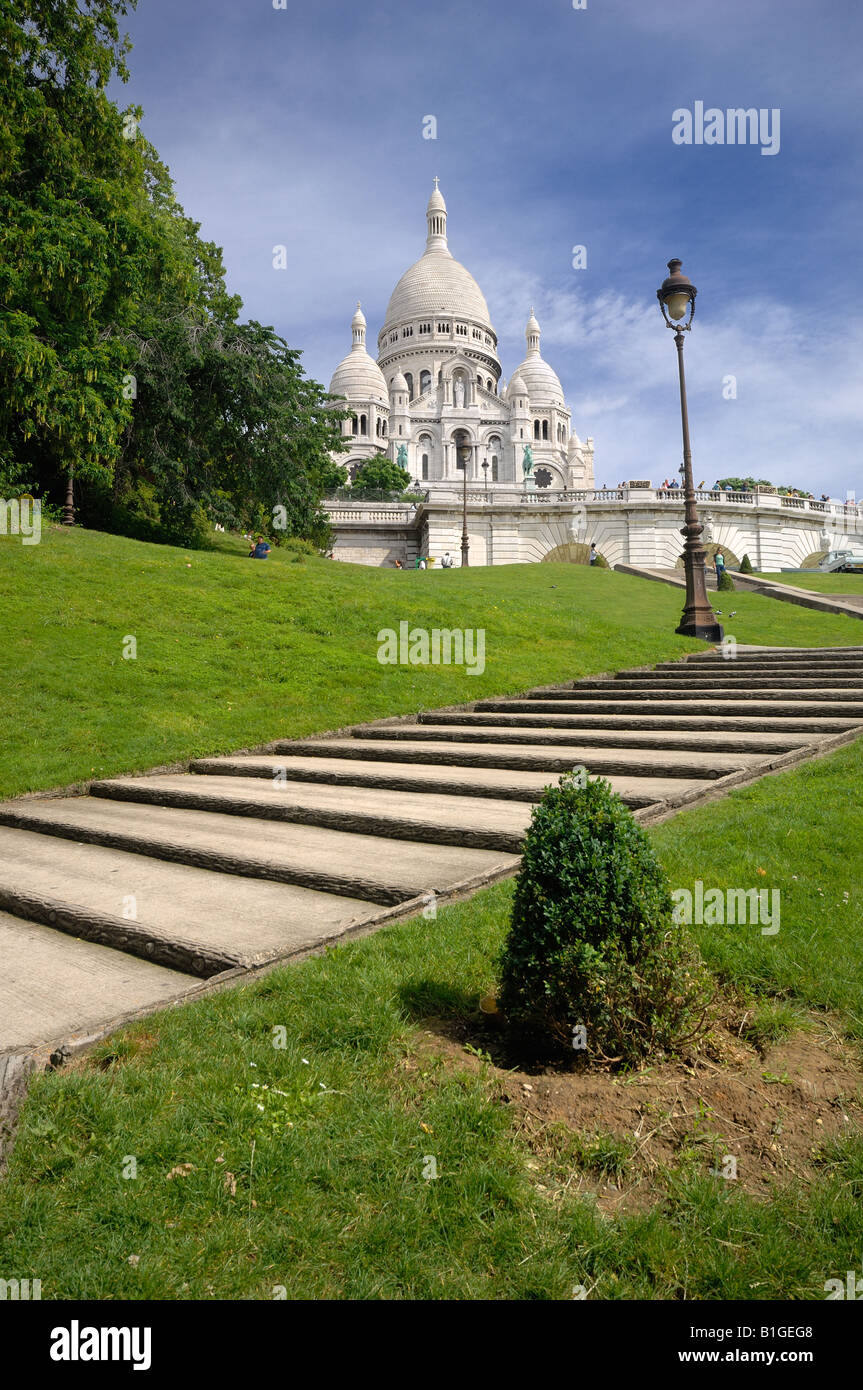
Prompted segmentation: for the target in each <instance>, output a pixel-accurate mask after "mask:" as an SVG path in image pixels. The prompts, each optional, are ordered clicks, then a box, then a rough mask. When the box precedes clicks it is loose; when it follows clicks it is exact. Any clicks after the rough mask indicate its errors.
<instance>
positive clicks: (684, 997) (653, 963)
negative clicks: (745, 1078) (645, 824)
mask: <svg viewBox="0 0 863 1390" xmlns="http://www.w3.org/2000/svg"><path fill="white" fill-rule="evenodd" d="M582 776H583V774H582ZM523 853H524V857H523V860H522V865H521V870H520V872H519V875H518V880H517V882H516V888H515V896H514V900H513V909H512V918H511V923H510V929H509V934H508V937H507V940H506V942H505V944H504V948H503V952H502V954H501V958H500V965H501V981H500V987H499V991H498V1002H499V1006H500V1008H501V1010H502V1012H503V1013H504V1015H505V1016H506V1019H507V1022H508V1024H509V1025H510V1027H511V1028H512V1030H513V1032H514V1033H515V1035H516V1036H517V1037H518V1038H519V1040H520V1041H521V1042H523V1043H526V1044H527V1045H528V1046H530V1047H532V1048H537V1049H539V1050H540V1051H546V1052H547V1051H552V1052H557V1053H563V1052H565V1053H567V1054H568V1055H569V1056H570V1057H578V1056H579V1055H581V1056H586V1057H587V1058H588V1059H590V1060H601V1061H606V1062H607V1061H615V1062H626V1063H634V1062H638V1061H639V1060H641V1059H642V1058H643V1057H645V1056H646V1055H647V1054H648V1053H651V1054H653V1055H654V1056H656V1055H660V1054H662V1053H668V1052H672V1051H675V1050H677V1049H678V1047H679V1046H681V1045H682V1044H683V1043H684V1042H685V1041H687V1040H688V1039H689V1038H690V1037H692V1036H693V1035H694V1034H695V1033H696V1032H697V1031H698V1028H699V1027H700V1022H701V1016H702V1015H703V1012H704V1005H705V1000H706V989H705V978H704V975H703V972H702V969H701V966H700V965H699V964H698V962H697V959H696V956H695V953H694V948H693V947H692V946H691V945H690V943H689V941H688V940H687V938H686V937H685V936H684V934H683V932H682V930H681V928H680V927H678V926H676V925H675V924H674V922H673V919H672V900H671V894H670V891H669V886H668V882H667V879H666V877H665V873H664V871H663V869H662V867H661V865H660V864H659V861H658V860H657V859H656V856H655V855H654V852H653V849H652V847H651V845H650V842H649V840H648V838H647V836H646V834H645V833H644V831H643V830H642V829H641V827H640V826H639V825H638V824H637V822H636V821H635V820H634V819H633V817H632V815H631V814H630V812H629V811H628V810H627V808H626V807H625V806H624V804H623V802H622V801H621V800H620V798H619V797H617V796H615V794H614V793H613V792H612V790H611V787H610V786H609V784H608V783H607V782H605V781H602V780H597V781H593V782H588V784H587V785H586V786H582V785H581V784H580V781H579V778H578V777H577V776H575V775H574V774H572V773H568V774H566V776H564V777H561V779H560V784H559V786H557V787H549V788H547V789H546V791H545V793H544V795H543V798H542V801H541V802H540V803H539V805H537V806H536V807H535V808H534V811H533V815H532V817H531V824H530V829H529V830H528V833H527V837H526V840H525V844H524V852H523ZM579 1025H582V1026H583V1027H584V1028H585V1030H586V1051H585V1052H581V1053H579V1051H578V1050H574V1049H576V1048H577V1043H576V1041H575V1034H574V1030H575V1029H576V1028H577V1027H578V1026H579Z"/></svg>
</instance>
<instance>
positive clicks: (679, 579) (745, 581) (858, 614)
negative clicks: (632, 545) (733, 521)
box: [614, 565, 863, 618]
mask: <svg viewBox="0 0 863 1390" xmlns="http://www.w3.org/2000/svg"><path fill="white" fill-rule="evenodd" d="M614 568H615V569H616V570H620V572H621V573H622V574H634V575H636V576H637V577H638V578H639V579H656V580H659V582H660V583H661V584H673V585H674V587H675V588H679V589H685V588H686V577H685V575H684V573H683V571H682V570H679V569H673V570H668V569H644V568H643V567H641V566H639V565H615V566H614ZM729 574H730V575H731V578H732V580H733V582H734V587H735V589H749V590H751V591H752V592H753V593H756V594H764V595H765V597H767V598H775V599H779V601H780V603H794V604H796V605H797V607H798V608H814V609H815V610H816V611H817V612H819V613H836V614H838V615H839V616H840V617H842V616H844V617H848V618H863V595H861V594H822V593H819V592H818V591H817V590H815V589H798V588H797V586H796V585H795V584H774V583H771V581H770V580H769V579H765V578H764V577H763V575H760V574H759V575H755V574H741V573H740V571H739V570H729ZM706 575H707V587H708V589H714V590H715V589H718V587H719V586H718V584H717V581H716V574H715V572H714V568H713V566H712V565H708V566H707V567H706ZM732 601H733V600H732V598H731V591H730V590H729V591H728V603H729V605H730V604H731V603H732Z"/></svg>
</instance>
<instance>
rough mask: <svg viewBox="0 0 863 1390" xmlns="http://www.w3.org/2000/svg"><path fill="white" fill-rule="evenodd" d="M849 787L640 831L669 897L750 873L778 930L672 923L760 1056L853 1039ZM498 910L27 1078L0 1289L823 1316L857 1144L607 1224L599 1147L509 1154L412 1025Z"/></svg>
mask: <svg viewBox="0 0 863 1390" xmlns="http://www.w3.org/2000/svg"><path fill="white" fill-rule="evenodd" d="M275 568H276V567H275V566H274V571H275ZM348 577H351V578H352V577H353V575H352V574H351V575H350V576H348ZM555 577H556V576H555V575H554V574H552V575H551V577H550V581H544V582H551V583H553V582H555ZM561 577H562V574H561ZM386 578H388V577H386ZM448 578H449V577H448ZM480 578H483V576H480ZM484 578H485V579H486V582H488V581H489V578H490V577H488V576H486V577H484ZM578 578H579V580H582V579H583V580H584V581H585V583H586V584H590V583H591V581H592V579H593V578H594V576H588V575H584V576H582V575H580V574H579V576H578ZM470 579H471V581H473V579H474V577H473V576H471V577H470ZM251 582H255V583H260V582H261V581H260V580H258V579H257V578H255V579H254V580H252V581H251ZM267 582H275V580H270V578H269V576H267ZM322 582H330V581H329V578H328V577H327V580H326V581H322ZM332 582H347V577H346V578H345V579H344V580H343V578H342V576H339V578H338V579H337V580H335V581H332ZM537 582H538V581H537ZM601 582H602V583H603V584H604V585H611V584H613V583H614V582H615V581H614V578H613V577H609V576H603V577H601ZM610 592H611V590H610V588H606V589H605V593H606V594H608V593H610ZM651 593H653V590H651ZM657 593H659V591H658V590H657ZM672 597H674V598H675V599H676V596H674V595H672ZM418 601H419V600H415V602H418ZM425 601H428V600H425ZM450 601H451V600H450ZM559 621H560V619H559ZM861 778H863V743H861V742H858V743H856V744H854V745H851V746H850V747H848V748H845V749H842V750H840V751H839V752H838V753H836V754H834V755H832V756H831V757H830V758H829V759H825V760H822V761H818V762H813V763H811V764H809V765H807V766H805V767H802V768H799V769H796V770H794V771H791V772H787V773H784V774H782V775H781V776H778V777H773V778H767V779H765V780H763V781H761V782H759V783H757V784H755V785H753V786H751V787H748V788H746V789H743V790H740V791H736V792H732V793H731V795H730V796H728V797H727V798H726V799H724V800H722V801H719V802H717V803H715V804H713V805H710V806H707V807H703V808H700V809H697V810H692V811H690V812H687V813H684V814H681V815H679V816H677V817H676V818H675V819H674V820H672V821H670V822H667V823H665V824H664V825H662V826H659V827H657V828H656V829H655V830H654V831H653V832H652V838H653V841H654V843H655V845H656V847H657V850H658V852H659V854H660V857H661V859H662V860H663V862H664V864H665V865H666V867H667V869H668V872H669V876H670V879H671V882H672V885H673V886H686V885H690V886H691V884H692V883H693V881H694V880H695V879H696V878H700V879H702V880H703V881H704V882H705V883H706V884H708V885H711V886H713V885H717V886H721V885H724V884H728V885H751V884H758V883H759V878H758V877H757V871H758V869H759V868H760V869H764V870H765V876H764V877H763V880H761V881H763V884H764V885H765V886H768V887H777V886H778V887H780V889H781V891H782V916H781V929H780V932H779V933H778V935H776V936H762V935H761V934H760V932H759V931H758V929H757V928H755V929H753V928H752V927H723V928H708V927H702V928H697V927H696V928H693V931H694V932H695V934H696V936H697V939H698V941H699V943H700V946H701V948H702V950H703V952H704V955H705V957H706V959H707V961H708V962H709V964H710V965H711V967H712V968H713V969H714V970H715V971H716V972H717V973H718V974H719V976H720V977H721V979H722V981H723V982H724V984H725V986H726V987H727V988H729V989H733V990H735V991H738V992H739V993H740V994H742V995H743V996H745V997H747V998H750V1002H751V1003H752V1004H753V1007H754V1009H755V1011H756V1015H757V1027H758V1029H760V1030H761V1032H762V1033H763V1035H764V1036H765V1038H769V1037H770V1036H775V1035H776V1034H777V1033H781V1032H782V1031H784V1030H787V1029H789V1028H793V1027H794V1026H795V1023H797V1022H804V1023H808V1024H809V1025H810V1026H812V1020H813V1019H815V1020H817V1019H824V1018H829V1019H830V1021H831V1026H832V1027H833V1028H834V1029H836V1030H838V1031H839V1032H844V1033H845V1034H846V1044H845V1047H846V1052H847V1055H848V1056H851V1055H852V1054H853V1053H854V1051H855V1049H856V1048H857V1047H858V1046H859V1045H860V1042H861V1037H863V906H861V891H860V885H861V883H863V833H861V832H863V816H861V811H860V807H859V786H860V782H861ZM511 892H512V884H511V883H503V884H498V885H496V886H495V887H493V888H491V889H489V890H487V891H485V892H482V893H479V894H477V895H476V896H475V897H474V898H473V899H472V900H470V901H469V902H465V903H462V904H457V905H454V906H451V907H448V908H446V909H444V910H443V911H441V912H440V913H439V915H438V918H437V921H435V922H429V921H425V920H424V919H423V918H421V917H419V918H416V919H414V920H412V921H409V922H404V923H400V924H397V925H393V926H390V927H389V928H386V929H384V930H382V931H380V932H378V933H377V934H376V935H374V936H370V937H368V938H366V939H364V940H360V941H355V942H353V943H349V944H346V945H344V946H341V947H338V948H336V949H335V950H330V951H328V952H327V953H326V955H324V956H321V957H317V958H315V959H311V960H308V961H306V962H304V963H302V964H299V965H296V966H291V967H283V968H280V969H278V970H276V971H274V972H272V973H271V974H269V975H267V976H265V977H263V978H262V979H260V980H258V981H256V982H254V983H249V984H247V985H244V986H241V987H238V988H234V989H232V990H231V991H226V992H224V993H222V994H219V995H214V996H212V997H210V998H208V999H206V1000H203V1001H200V1002H198V1003H196V1004H190V1005H186V1006H184V1007H182V1008H178V1009H175V1010H172V1011H170V1012H164V1013H161V1014H156V1015H154V1016H152V1017H151V1018H149V1019H147V1020H146V1021H145V1022H143V1023H140V1024H138V1025H136V1026H135V1027H134V1028H132V1029H130V1030H128V1031H127V1032H125V1033H123V1034H121V1035H118V1036H117V1037H115V1038H113V1039H111V1040H110V1041H108V1042H106V1043H104V1044H102V1045H100V1047H99V1048H98V1049H97V1050H96V1051H95V1053H92V1054H90V1055H89V1056H88V1057H85V1058H82V1059H81V1060H80V1062H78V1063H76V1064H75V1065H74V1067H73V1068H72V1070H70V1071H68V1072H65V1073H57V1074H52V1075H45V1076H42V1077H40V1078H39V1079H37V1080H36V1081H35V1083H34V1085H33V1087H32V1090H31V1093H30V1096H29V1098H28V1100H27V1102H26V1104H25V1106H24V1108H23V1111H22V1117H21V1124H20V1129H19V1135H18V1140H17V1144H16V1147H15V1150H14V1152H13V1155H12V1159H11V1163H10V1168H9V1172H8V1176H7V1178H6V1180H5V1182H4V1183H3V1184H2V1185H0V1270H2V1273H3V1274H4V1275H5V1276H6V1277H11V1276H12V1275H14V1276H15V1277H18V1278H26V1277H30V1278H41V1280H42V1290H43V1292H42V1296H43V1298H45V1299H53V1298H75V1299H77V1298H80V1299H85V1298H96V1299H105V1298H114V1299H137V1298H144V1299H185V1298H188V1299H193V1298H206V1297H214V1298H228V1299H237V1298H245V1299H259V1298H260V1299H268V1298H272V1297H274V1296H276V1295H275V1294H274V1290H278V1289H279V1288H280V1286H281V1287H282V1288H284V1290H285V1294H286V1296H287V1297H288V1298H290V1299H310V1298H311V1299H335V1298H342V1299H343V1298H349V1299H364V1298H372V1299H377V1298H397V1299H500V1298H508V1299H569V1298H572V1296H573V1288H574V1287H575V1286H577V1285H579V1284H580V1285H583V1286H584V1287H585V1288H586V1289H587V1290H588V1293H589V1297H591V1298H598V1299H636V1298H648V1299H689V1300H698V1299H717V1298H721V1299H746V1298H761V1299H786V1298H798V1299H823V1298H824V1281H825V1279H827V1278H832V1277H836V1276H838V1277H840V1278H843V1279H844V1275H845V1271H846V1270H848V1269H854V1268H856V1267H859V1261H860V1252H861V1248H863V1201H861V1197H863V1145H861V1140H860V1137H859V1134H856V1135H853V1136H851V1137H848V1138H845V1139H843V1140H841V1141H831V1142H830V1143H825V1144H824V1146H823V1150H822V1151H821V1152H820V1154H819V1155H818V1156H817V1157H816V1158H815V1159H814V1162H815V1166H816V1170H817V1180H816V1181H813V1182H807V1181H803V1180H797V1179H790V1180H788V1182H786V1183H784V1184H781V1185H779V1186H778V1187H777V1188H776V1191H775V1192H774V1194H773V1197H772V1200H770V1201H757V1200H755V1199H754V1198H752V1197H749V1196H747V1195H746V1193H745V1192H743V1191H741V1190H740V1189H739V1187H738V1185H737V1184H735V1183H732V1182H724V1181H722V1180H718V1179H717V1178H715V1177H710V1176H709V1175H708V1173H707V1171H706V1163H705V1162H704V1161H703V1156H702V1158H698V1157H697V1156H694V1148H693V1150H692V1151H687V1153H685V1154H683V1155H681V1157H680V1161H679V1162H677V1163H676V1164H675V1165H673V1166H672V1167H670V1168H669V1169H668V1170H667V1171H664V1172H663V1171H658V1172H657V1173H656V1174H655V1175H654V1178H653V1181H652V1194H653V1196H654V1197H655V1202H653V1203H652V1204H651V1205H649V1206H647V1207H645V1208H644V1209H642V1210H636V1211H630V1212H628V1213H627V1214H619V1215H615V1216H609V1215H608V1213H607V1212H604V1211H602V1210H601V1209H599V1208H598V1207H597V1206H596V1204H595V1203H592V1202H591V1201H589V1200H587V1199H586V1198H585V1197H584V1196H579V1195H576V1192H575V1189H576V1187H577V1185H578V1183H577V1181H574V1179H577V1178H578V1176H579V1174H580V1172H581V1171H583V1170H585V1169H590V1167H591V1165H593V1166H596V1165H597V1164H598V1165H599V1166H600V1167H601V1168H602V1167H604V1168H606V1169H607V1168H608V1166H609V1164H611V1165H612V1166H613V1169H614V1171H615V1172H621V1174H622V1176H624V1177H625V1170H626V1155H625V1152H624V1154H623V1156H621V1154H620V1152H619V1146H618V1151H617V1153H616V1154H615V1152H614V1151H613V1145H609V1144H606V1145H605V1146H604V1147H603V1145H602V1144H599V1145H597V1144H596V1143H594V1142H593V1141H592V1140H589V1138H587V1137H585V1136H583V1135H577V1134H576V1135H572V1134H563V1133H561V1131H560V1129H559V1128H555V1127H548V1128H547V1129H543V1128H541V1127H540V1129H539V1130H536V1129H534V1130H533V1131H532V1132H531V1135H530V1136H528V1135H527V1134H526V1132H525V1129H524V1126H523V1125H522V1123H521V1122H520V1115H519V1114H516V1113H515V1111H516V1107H515V1106H512V1105H504V1104H501V1084H502V1083H501V1076H500V1074H499V1073H498V1072H496V1070H495V1068H494V1067H493V1066H492V1065H491V1063H490V1062H486V1061H482V1060H478V1058H477V1056H476V1055H474V1054H470V1053H467V1052H464V1053H463V1054H462V1056H463V1064H460V1063H459V1061H458V1060H456V1061H453V1058H452V1057H451V1056H449V1057H447V1056H444V1055H442V1054H441V1053H440V1051H439V1050H438V1049H436V1048H435V1046H434V1043H433V1042H432V1044H431V1045H430V1044H429V1034H428V1033H427V1032H426V1031H425V1029H426V1027H427V1026H428V1023H429V1020H430V1019H432V1018H435V1019H440V1018H441V1017H449V1018H456V1019H458V1018H464V1017H470V1016H471V1015H472V1014H473V1011H474V1010H475V1006H476V1001H477V997H478V996H479V995H480V994H482V993H484V992H485V991H486V990H487V989H489V987H491V986H493V984H494V979H495V969H494V957H495V954H496V952H497V951H498V949H499V947H500V944H501V941H502V936H503V931H504V926H505V923H506V920H507V914H508V911H509V904H510V898H511ZM846 893H847V894H848V898H847V899H846V897H845V894H846ZM279 1029H283V1030H284V1032H283V1033H282V1034H281V1035H279V1034H278V1032H277V1031H276V1032H274V1030H279ZM274 1039H276V1040H283V1041H284V1043H285V1046H284V1047H283V1048H277V1047H276V1046H274ZM468 1063H471V1065H470V1066H468V1065H467V1064H468ZM775 1079H776V1081H777V1083H780V1082H781V1081H782V1078H781V1077H776V1078H775ZM620 1084H621V1085H624V1084H626V1079H625V1078H622V1080H621V1083H620ZM132 1158H134V1159H135V1161H136V1163H137V1176H136V1177H124V1176H123V1174H124V1170H125V1172H126V1173H129V1172H130V1171H131V1169H130V1160H131V1159H132ZM432 1159H433V1160H434V1162H435V1164H436V1167H437V1178H436V1179H433V1178H432V1177H430V1176H428V1174H429V1173H431V1172H432V1171H433V1170H432V1168H431V1166H430V1160H432ZM172 1174H173V1176H172ZM424 1174H426V1176H424ZM132 1257H134V1258H132Z"/></svg>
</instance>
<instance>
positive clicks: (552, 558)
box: [542, 541, 610, 568]
mask: <svg viewBox="0 0 863 1390" xmlns="http://www.w3.org/2000/svg"><path fill="white" fill-rule="evenodd" d="M596 553H597V555H599V556H601V558H602V559H605V556H604V555H603V554H602V551H601V550H598V551H597V552H596ZM542 563H543V564H544V565H546V564H551V565H589V564H590V546H589V545H584V544H583V542H581V541H568V542H567V544H566V545H556V546H555V547H554V549H553V550H550V551H549V552H548V554H547V555H543V557H542ZM606 564H608V561H607V560H606ZM609 568H610V566H609Z"/></svg>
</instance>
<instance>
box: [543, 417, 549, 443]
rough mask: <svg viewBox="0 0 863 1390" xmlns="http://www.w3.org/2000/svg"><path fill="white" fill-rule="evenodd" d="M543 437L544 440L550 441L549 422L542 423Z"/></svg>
mask: <svg viewBox="0 0 863 1390" xmlns="http://www.w3.org/2000/svg"><path fill="white" fill-rule="evenodd" d="M542 437H543V439H548V421H547V420H543V422H542Z"/></svg>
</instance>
